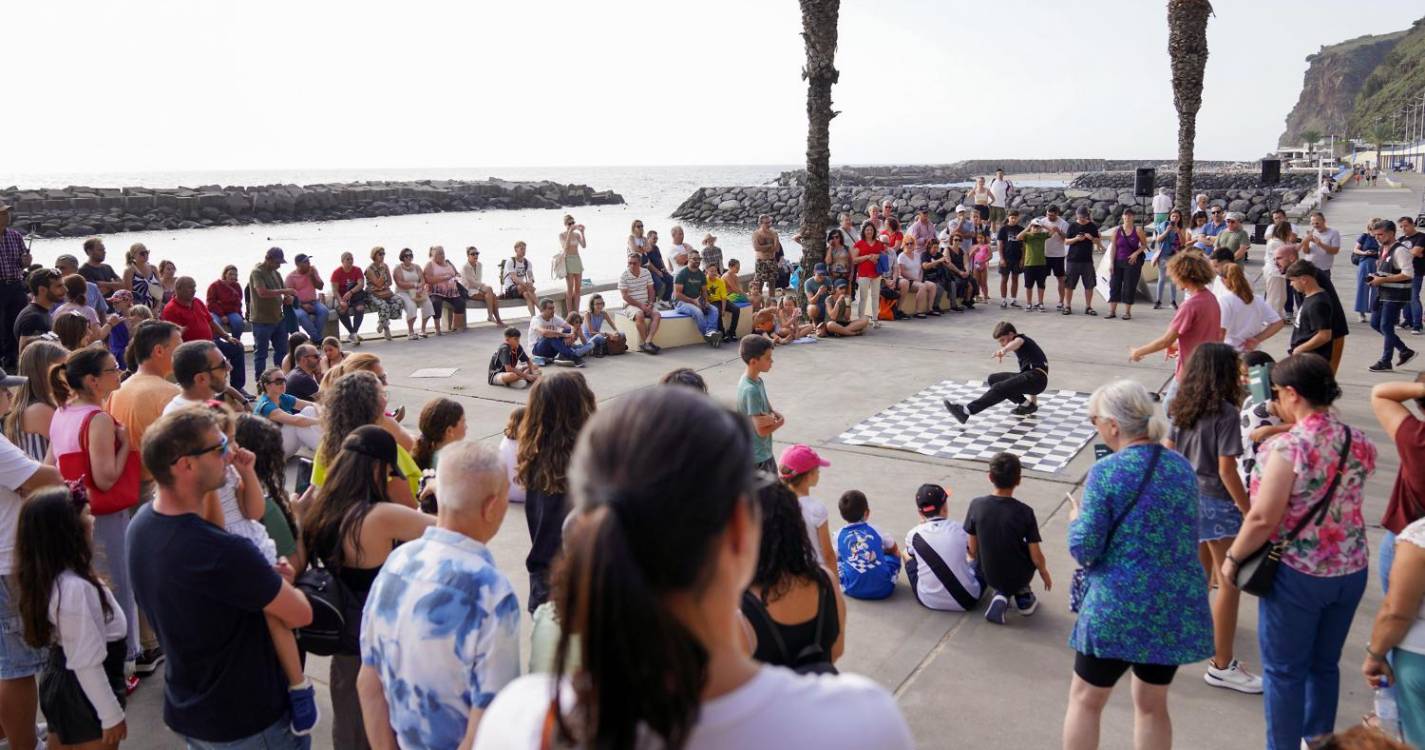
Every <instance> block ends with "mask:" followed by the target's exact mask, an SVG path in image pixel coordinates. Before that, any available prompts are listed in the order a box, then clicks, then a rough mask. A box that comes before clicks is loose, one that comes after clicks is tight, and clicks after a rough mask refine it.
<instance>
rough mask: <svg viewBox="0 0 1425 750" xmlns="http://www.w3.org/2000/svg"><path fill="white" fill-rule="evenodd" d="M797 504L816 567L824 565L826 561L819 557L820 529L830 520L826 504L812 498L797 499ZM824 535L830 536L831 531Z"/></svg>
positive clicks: (828, 530) (828, 529)
mask: <svg viewBox="0 0 1425 750" xmlns="http://www.w3.org/2000/svg"><path fill="white" fill-rule="evenodd" d="M797 503H798V504H799V505H801V506H802V522H803V523H805V524H806V525H807V539H810V540H811V548H812V551H813V552H815V553H816V562H817V564H818V565H825V564H826V560H824V559H822V555H821V536H820V529H821V528H822V527H824V526H826V522H827V519H829V518H831V512H830V511H828V510H827V509H826V503H823V502H822V501H820V500H817V499H816V498H814V497H811V496H807V497H799V498H797ZM826 533H827V534H828V535H830V534H831V529H830V528H827V530H826Z"/></svg>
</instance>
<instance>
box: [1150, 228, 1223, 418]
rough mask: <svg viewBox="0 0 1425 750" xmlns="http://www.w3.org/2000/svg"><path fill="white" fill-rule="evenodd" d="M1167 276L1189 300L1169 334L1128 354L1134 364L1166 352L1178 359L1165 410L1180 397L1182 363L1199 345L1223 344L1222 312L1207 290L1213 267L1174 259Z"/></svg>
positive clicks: (1197, 259)
mask: <svg viewBox="0 0 1425 750" xmlns="http://www.w3.org/2000/svg"><path fill="white" fill-rule="evenodd" d="M1168 276H1169V278H1171V279H1172V281H1173V283H1174V284H1176V285H1177V286H1178V288H1180V289H1182V290H1183V293H1184V294H1185V295H1186V296H1187V299H1186V300H1185V301H1184V302H1183V304H1182V306H1181V307H1179V308H1178V311H1177V313H1175V314H1174V315H1173V322H1171V323H1169V324H1168V330H1166V331H1164V332H1163V335H1162V336H1159V337H1158V338H1156V339H1153V340H1152V341H1150V342H1148V343H1147V344H1144V345H1143V346H1140V347H1136V348H1133V349H1130V350H1129V352H1128V359H1129V360H1130V361H1133V362H1137V361H1139V360H1141V359H1143V358H1144V357H1146V356H1148V355H1149V354H1152V353H1153V352H1159V351H1163V350H1164V349H1166V350H1167V351H1168V356H1170V357H1171V356H1176V357H1177V358H1178V363H1177V368H1176V369H1175V370H1173V382H1172V383H1171V384H1170V385H1169V386H1168V392H1167V394H1165V395H1164V396H1163V406H1164V408H1166V407H1167V405H1168V403H1169V402H1171V401H1172V400H1173V396H1174V395H1175V394H1177V392H1178V380H1179V379H1180V378H1181V377H1182V374H1183V363H1184V362H1187V360H1188V357H1191V356H1192V352H1193V350H1194V349H1196V348H1197V346H1198V344H1202V343H1205V342H1208V341H1221V340H1222V311H1221V310H1220V309H1219V308H1218V306H1217V297H1216V296H1215V295H1213V294H1212V292H1209V291H1208V290H1207V285H1208V284H1211V283H1212V279H1213V278H1214V274H1213V272H1212V265H1211V264H1209V263H1208V262H1207V259H1206V258H1204V257H1202V256H1201V255H1198V254H1197V253H1179V254H1177V255H1174V256H1173V259H1172V260H1171V261H1168Z"/></svg>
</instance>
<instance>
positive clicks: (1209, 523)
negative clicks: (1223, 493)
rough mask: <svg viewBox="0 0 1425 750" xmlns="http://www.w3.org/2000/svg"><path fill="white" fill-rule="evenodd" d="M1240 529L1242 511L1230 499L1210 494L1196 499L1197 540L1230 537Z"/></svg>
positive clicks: (1207, 540) (1211, 540)
mask: <svg viewBox="0 0 1425 750" xmlns="http://www.w3.org/2000/svg"><path fill="white" fill-rule="evenodd" d="M1241 529H1242V511H1241V510H1239V509H1238V508H1237V504H1236V503H1234V502H1232V501H1231V500H1227V499H1224V498H1220V497H1213V496H1212V495H1201V496H1199V497H1198V499H1197V540H1198V541H1199V542H1213V541H1216V540H1218V539H1231V538H1232V537H1234V536H1237V532H1238V531H1240V530H1241Z"/></svg>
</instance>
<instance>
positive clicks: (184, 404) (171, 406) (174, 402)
mask: <svg viewBox="0 0 1425 750" xmlns="http://www.w3.org/2000/svg"><path fill="white" fill-rule="evenodd" d="M203 404H204V402H203V401H193V400H190V399H186V398H184V397H183V394H182V393H180V394H178V395H177V396H174V397H173V398H172V399H170V400H169V402H168V405H167V406H165V407H163V413H164V415H165V416H167V415H169V414H172V413H173V412H175V411H178V410H179V409H186V408H188V407H190V406H202V405H203Z"/></svg>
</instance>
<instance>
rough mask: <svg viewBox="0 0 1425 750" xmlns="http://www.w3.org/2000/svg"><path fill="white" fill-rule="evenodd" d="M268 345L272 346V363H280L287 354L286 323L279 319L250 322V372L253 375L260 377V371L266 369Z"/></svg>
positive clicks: (275, 364)
mask: <svg viewBox="0 0 1425 750" xmlns="http://www.w3.org/2000/svg"><path fill="white" fill-rule="evenodd" d="M269 346H270V347H271V348H272V364H273V365H274V366H277V365H280V364H281V363H282V358H283V357H285V356H287V325H286V324H285V323H283V322H282V321H280V320H279V321H277V322H276V323H253V324H252V372H253V376H254V377H259V378H260V377H262V372H263V371H264V370H266V369H267V349H268V347H269Z"/></svg>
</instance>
